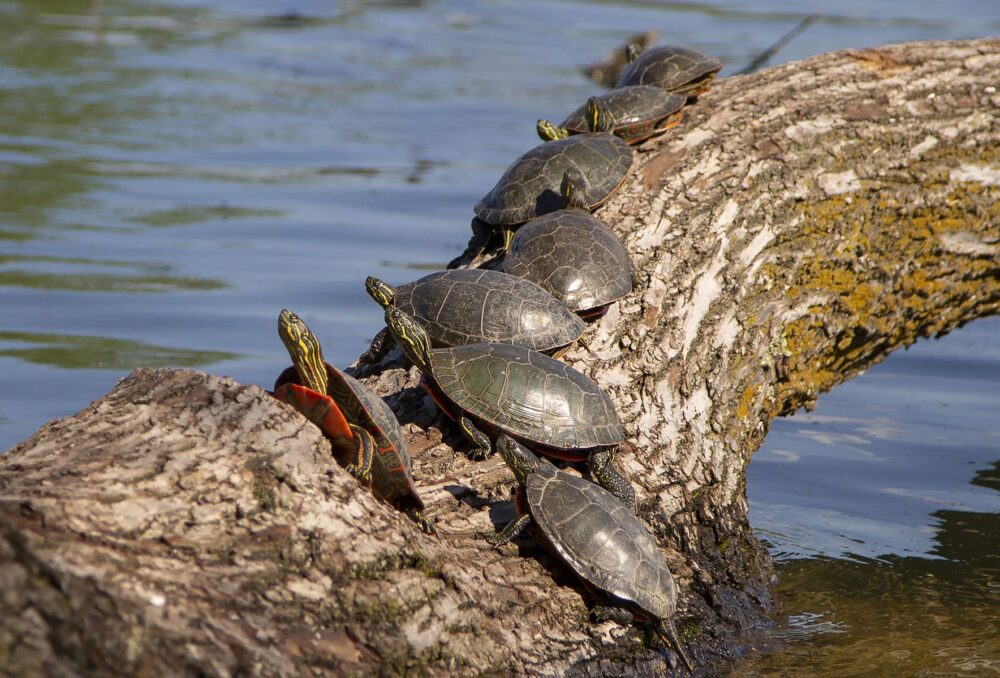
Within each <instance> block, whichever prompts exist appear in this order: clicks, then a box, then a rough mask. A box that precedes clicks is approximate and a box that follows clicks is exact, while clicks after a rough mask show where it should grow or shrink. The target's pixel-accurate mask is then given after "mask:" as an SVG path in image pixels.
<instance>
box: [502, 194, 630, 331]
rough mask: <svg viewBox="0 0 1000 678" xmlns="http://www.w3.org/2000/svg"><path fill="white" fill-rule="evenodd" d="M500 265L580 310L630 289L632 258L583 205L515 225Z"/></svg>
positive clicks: (589, 312) (592, 312) (597, 308)
mask: <svg viewBox="0 0 1000 678" xmlns="http://www.w3.org/2000/svg"><path fill="white" fill-rule="evenodd" d="M503 270H504V271H506V272H507V273H510V274H513V275H516V276H520V277H522V278H525V279H527V280H530V281H531V282H533V283H536V284H537V285H538V286H539V287H541V288H542V289H543V290H545V291H547V292H549V293H550V294H551V295H552V296H553V297H555V298H556V299H558V300H559V301H561V302H562V303H564V304H565V305H566V307H567V308H568V309H570V310H571V311H575V312H576V313H579V314H580V315H582V316H585V317H591V316H596V315H599V314H600V313H601V312H602V311H603V310H605V309H606V308H607V306H608V304H610V303H611V302H613V301H616V300H618V299H621V298H622V297H624V296H625V295H627V294H628V293H629V292H631V291H632V263H631V262H630V261H629V257H628V252H627V251H626V250H625V246H624V245H623V244H622V242H621V240H619V239H618V236H617V235H615V234H614V233H613V232H611V230H610V229H609V228H608V227H607V226H605V225H604V224H602V223H601V222H600V221H599V220H598V219H596V218H595V217H594V216H593V215H591V214H590V213H589V212H587V211H585V210H579V209H567V210H559V211H558V212H552V213H551V214H546V215H545V216H541V217H538V218H537V219H532V220H531V221H529V222H528V223H527V224H525V225H524V226H522V227H521V228H519V229H517V233H516V234H515V235H514V238H513V240H511V243H510V248H509V249H508V251H507V254H506V255H505V256H504V259H503Z"/></svg>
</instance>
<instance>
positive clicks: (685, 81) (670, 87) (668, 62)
mask: <svg viewBox="0 0 1000 678" xmlns="http://www.w3.org/2000/svg"><path fill="white" fill-rule="evenodd" d="M720 70H722V62H721V61H719V60H718V59H716V58H715V57H710V56H708V55H707V54H702V53H701V52H699V51H698V50H694V49H690V48H688V47H677V46H674V45H667V46H664V47H654V48H652V49H647V50H646V51H644V52H643V53H642V54H640V55H639V56H638V58H637V59H636V60H635V61H633V62H632V63H630V64H629V65H628V67H627V68H626V69H625V70H624V71H623V72H622V74H621V76H620V77H619V78H618V82H617V83H616V84H615V87H625V86H626V85H653V86H655V87H662V88H663V89H665V90H667V91H669V92H681V93H683V94H686V95H688V96H695V95H697V94H700V93H701V92H704V91H705V90H707V89H708V83H709V82H710V81H711V80H712V78H714V77H715V74H716V73H718V72H719V71H720Z"/></svg>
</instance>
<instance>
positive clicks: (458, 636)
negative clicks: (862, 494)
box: [0, 39, 1000, 675]
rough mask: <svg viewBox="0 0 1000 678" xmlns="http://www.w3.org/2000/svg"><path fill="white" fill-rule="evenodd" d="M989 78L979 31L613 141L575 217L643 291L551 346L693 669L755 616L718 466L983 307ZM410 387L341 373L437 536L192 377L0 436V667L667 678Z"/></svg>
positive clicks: (713, 660)
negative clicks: (600, 392)
mask: <svg viewBox="0 0 1000 678" xmlns="http://www.w3.org/2000/svg"><path fill="white" fill-rule="evenodd" d="M998 75H1000V41H998V40H995V39H994V40H977V41H969V42H954V43H918V44H908V45H900V46H895V47H887V48H883V49H872V50H864V51H848V52H838V53H835V54H829V55H824V56H820V57H816V58H813V59H809V60H807V61H803V62H797V63H791V64H786V65H783V66H779V67H776V68H771V69H768V70H765V71H761V72H759V73H756V74H753V75H750V76H744V77H733V78H730V79H728V80H725V81H722V82H719V83H718V84H717V86H716V87H715V88H714V89H713V91H711V92H709V93H708V94H706V95H703V96H702V97H701V98H700V101H699V102H698V103H697V104H696V105H695V106H693V107H691V108H690V109H689V113H688V114H687V115H686V119H685V120H684V122H683V123H682V125H681V126H680V127H678V128H677V129H675V130H673V133H672V134H670V135H668V136H666V137H664V138H661V139H657V140H652V141H649V142H646V143H645V144H644V145H643V146H641V147H640V149H639V150H640V153H639V154H638V159H637V162H636V165H635V167H634V169H633V173H632V175H631V177H630V179H629V180H628V181H627V183H626V185H625V187H624V188H623V190H622V191H621V192H620V193H619V194H617V195H616V196H615V197H614V198H613V199H612V200H611V201H610V202H609V203H608V204H607V205H606V206H604V207H603V208H602V209H601V210H600V211H599V212H598V216H599V217H601V218H602V219H603V220H604V221H605V222H606V223H608V224H609V225H610V226H611V227H612V228H614V229H615V230H616V231H617V232H618V233H619V234H620V235H621V236H622V237H623V239H624V241H625V243H626V246H627V247H628V249H629V251H630V252H631V254H632V256H633V262H634V264H635V268H636V271H637V273H638V277H639V281H638V285H637V289H636V291H635V292H633V294H632V295H631V296H630V297H628V298H626V299H625V300H623V301H622V302H619V303H617V304H615V305H613V306H612V308H611V310H610V311H609V313H608V314H607V316H605V317H604V318H603V319H602V320H600V321H599V322H597V323H595V324H594V325H592V326H591V327H590V329H589V330H588V332H587V335H586V340H587V346H588V348H586V349H584V348H579V349H576V350H574V351H573V352H571V353H569V354H568V355H567V356H566V357H565V359H566V360H567V361H568V362H570V363H571V364H573V365H574V366H575V367H577V368H579V369H581V370H583V371H585V372H586V373H588V374H590V375H591V376H592V377H593V378H594V379H596V380H597V382H598V383H599V384H600V385H601V386H602V387H604V388H605V389H607V391H608V392H609V394H611V396H612V397H613V399H614V400H615V402H616V403H617V405H618V407H619V411H620V414H621V417H622V420H623V422H624V424H625V427H626V432H627V439H628V440H629V443H628V444H627V445H626V446H624V449H623V450H622V453H621V454H620V456H619V465H620V466H621V467H622V469H623V470H624V472H625V473H626V474H627V475H628V476H629V477H630V478H631V479H632V480H633V482H634V484H635V486H636V489H637V492H638V497H639V503H640V509H641V511H640V512H641V515H642V517H643V519H644V520H646V522H647V523H648V525H649V526H650V527H651V528H652V529H653V531H654V533H655V534H656V535H657V537H658V538H659V540H660V542H661V544H662V546H663V548H664V557H665V558H666V559H667V561H668V563H669V564H670V566H671V568H672V570H673V571H674V572H675V574H676V576H677V577H678V580H679V583H680V586H681V591H682V597H681V608H680V611H679V613H678V619H677V621H678V627H679V628H680V630H681V633H682V635H683V636H684V637H685V641H686V642H687V644H688V652H689V654H691V656H692V659H693V660H694V661H695V663H696V664H697V665H699V666H701V667H705V668H707V669H708V670H710V671H718V670H721V668H722V667H723V666H725V665H727V663H729V662H731V661H732V660H733V659H734V658H736V657H738V656H739V654H740V653H741V652H743V651H745V643H744V644H741V642H740V641H739V634H740V633H741V632H743V631H746V630H747V629H749V628H751V627H753V626H755V625H760V624H763V623H766V622H767V619H768V614H769V593H768V584H769V582H770V577H771V572H770V560H769V558H768V557H767V554H766V551H765V550H764V549H763V547H762V546H761V545H760V544H759V543H758V542H757V541H756V539H755V538H754V537H753V535H752V534H751V532H750V528H749V525H748V523H747V501H746V493H745V473H744V471H745V468H746V465H747V463H748V462H749V460H750V457H751V455H752V454H753V452H754V451H755V450H756V449H757V448H758V447H759V446H760V444H761V442H762V440H763V439H764V436H765V434H766V432H767V430H768V426H769V422H770V420H771V419H772V418H773V417H774V416H777V415H779V414H784V413H787V412H791V411H794V410H795V409H798V408H801V407H807V408H808V407H811V405H812V404H813V402H814V400H815V398H816V395H817V393H819V392H821V391H823V390H826V389H829V388H831V387H832V386H834V385H836V384H837V383H840V382H841V381H843V380H845V379H847V378H850V377H851V376H853V375H855V374H857V373H859V372H861V371H863V370H864V369H867V368H868V367H869V366H871V365H872V364H874V363H876V362H878V361H880V360H881V359H883V358H884V357H885V356H886V355H887V354H888V353H889V352H891V351H892V350H894V349H895V348H898V347H900V346H906V345H909V344H910V343H912V342H913V341H915V340H916V339H917V338H919V337H925V336H933V335H940V334H942V333H945V332H948V331H949V330H951V329H953V328H955V327H957V326H959V325H961V324H962V323H964V322H967V321H968V320H970V319H973V318H976V317H980V316H984V315H988V314H992V313H996V312H997V311H998V310H1000V122H998V120H1000V116H998V114H997V113H998V109H1000V94H998V93H997V90H996V87H997V83H998V81H1000V78H998ZM393 356H395V357H394V358H393ZM393 361H395V362H393ZM282 367H284V365H276V366H275V374H277V373H278V371H279V370H280V368H282ZM417 381H418V375H417V373H416V370H412V369H411V370H407V369H404V368H403V367H402V365H401V362H400V361H399V354H398V351H397V352H394V354H392V355H391V356H390V362H389V366H388V369H386V370H385V371H384V372H382V373H381V374H380V375H378V376H377V377H373V378H370V379H369V380H368V382H369V383H370V384H371V385H373V386H374V387H375V388H377V389H378V390H379V392H380V393H382V394H384V395H386V396H388V400H389V402H390V403H391V404H392V405H393V407H394V409H395V410H396V411H397V413H398V414H399V415H400V420H401V422H402V423H404V425H405V428H406V431H407V435H408V436H409V438H410V441H411V449H412V451H413V453H414V456H415V475H416V477H417V479H418V485H419V486H420V489H421V491H422V494H423V496H424V498H425V500H426V501H427V503H428V510H429V513H430V514H431V516H432V517H433V518H434V519H435V520H436V523H437V527H438V530H439V532H440V535H439V536H438V537H432V536H427V535H424V534H422V533H420V532H419V531H418V530H417V529H416V528H415V527H414V526H413V524H412V523H410V522H409V521H408V520H407V519H406V518H405V517H404V516H402V515H400V514H398V513H397V512H395V511H393V510H392V509H391V508H390V507H388V506H387V505H385V504H382V503H380V502H379V501H378V500H376V499H374V498H373V497H372V495H371V494H370V493H369V492H367V491H366V490H364V489H363V488H361V487H359V486H358V485H357V483H356V482H355V481H354V480H353V478H352V477H351V476H350V475H348V474H347V473H346V472H345V471H344V470H343V469H341V468H339V467H338V466H337V465H336V464H335V463H333V461H332V457H331V455H330V449H329V445H328V443H327V442H326V441H325V440H324V439H323V438H322V436H321V435H320V433H319V431H318V430H317V429H316V428H315V427H314V426H312V424H309V423H308V422H306V421H305V419H304V418H302V417H301V416H300V415H298V414H297V413H296V412H295V411H293V410H292V409H291V408H289V407H288V406H286V405H284V404H282V403H278V402H276V401H274V400H273V399H272V398H270V397H269V396H268V395H267V394H266V393H265V391H264V390H262V389H260V388H258V387H256V386H244V385H240V384H237V383H235V382H233V381H232V380H229V379H225V378H217V377H211V376H208V375H204V374H201V373H197V372H191V371H184V370H136V371H135V372H133V373H132V374H131V375H130V376H129V377H128V378H127V379H125V380H124V381H122V382H121V383H120V384H119V385H118V386H117V387H116V388H115V390H114V391H112V392H111V393H110V394H108V395H107V396H105V397H104V398H102V399H101V400H99V401H97V402H95V403H94V404H93V405H91V406H90V407H89V408H87V409H86V410H84V411H82V412H80V413H79V414H77V415H75V416H74V417H70V418H67V419H64V420H61V421H58V422H54V423H51V424H48V425H46V426H45V427H43V428H42V429H41V430H39V431H38V432H37V433H36V434H35V435H34V436H33V437H32V438H30V439H29V440H27V441H25V442H24V443H22V444H20V445H18V446H16V447H14V448H12V449H11V450H9V451H8V452H7V453H5V454H4V455H2V456H0V620H2V621H0V666H3V667H5V668H6V670H8V671H11V672H13V673H16V674H42V673H44V674H48V675H72V674H77V673H80V672H99V673H117V672H128V673H135V672H144V671H149V672H156V673H161V672H163V671H164V670H170V671H172V672H177V673H186V674H194V673H200V672H210V673H216V674H221V675H229V674H234V673H245V672H253V673H260V674H267V675H277V674H309V673H324V672H335V673H344V674H351V673H358V674H361V673H365V674H369V673H371V672H372V671H377V672H379V673H385V674H396V673H405V672H414V673H441V672H456V673H469V674H474V673H481V672H484V671H495V672H500V673H531V674H570V675H598V674H615V673H620V674H623V673H653V672H664V671H668V672H669V671H670V668H669V665H668V655H667V654H666V653H665V652H663V651H662V650H657V649H655V648H650V647H649V645H648V644H647V643H645V642H644V640H643V638H642V635H641V633H639V632H638V630H637V628H635V627H628V628H626V627H621V626H618V625H616V624H614V623H613V622H604V623H601V624H590V623H588V622H587V605H586V600H585V593H584V592H583V591H582V589H581V588H580V587H579V585H578V584H577V583H576V582H575V581H574V580H573V579H572V577H570V576H569V575H568V574H566V573H565V572H564V571H562V570H561V569H559V567H558V565H557V564H556V563H555V562H553V560H552V559H551V558H549V557H548V556H547V555H546V554H545V553H544V552H542V551H541V550H540V549H539V548H537V547H536V546H535V545H534V544H533V543H532V542H531V541H530V540H529V539H527V538H525V539H523V540H518V541H517V542H516V546H507V547H505V548H504V549H503V551H502V552H496V551H492V550H490V549H489V547H488V545H487V544H486V542H485V541H484V540H483V536H484V535H486V534H487V533H489V532H491V531H492V530H494V529H495V527H496V526H497V525H500V524H503V523H504V522H506V521H507V520H509V519H510V518H512V517H513V507H512V505H511V503H510V497H509V489H510V486H511V484H512V479H511V477H510V475H509V473H508V472H507V471H506V469H505V468H504V467H503V464H502V462H500V460H499V459H496V458H493V459H490V460H487V461H485V462H479V463H474V462H471V461H469V460H467V459H466V458H465V457H464V456H463V455H462V454H461V453H460V451H461V450H463V449H464V444H463V443H462V441H461V438H460V436H459V435H458V434H457V433H456V431H455V429H454V427H453V426H452V425H451V424H450V422H448V421H447V420H445V419H444V418H443V416H442V415H440V413H439V412H438V411H437V410H436V409H435V408H434V406H433V404H432V403H431V402H430V400H429V398H427V397H426V396H425V395H424V394H423V392H422V391H421V390H420V389H419V388H418V387H417ZM442 436H443V440H442ZM454 449H457V450H459V453H456V452H455V451H454Z"/></svg>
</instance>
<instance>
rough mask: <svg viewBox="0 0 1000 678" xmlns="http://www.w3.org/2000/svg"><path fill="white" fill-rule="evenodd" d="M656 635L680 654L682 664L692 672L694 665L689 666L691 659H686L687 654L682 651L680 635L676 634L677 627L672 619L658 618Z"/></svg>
mask: <svg viewBox="0 0 1000 678" xmlns="http://www.w3.org/2000/svg"><path fill="white" fill-rule="evenodd" d="M655 629H656V635H658V636H660V638H662V639H663V640H665V641H666V643H667V645H670V646H672V647H673V648H674V651H675V652H677V654H678V655H680V658H681V661H682V662H684V666H686V667H687V670H688V671H690V672H691V673H694V667H693V666H691V660H690V659H688V656H687V654H685V653H684V648H683V646H681V639H680V636H678V635H677V627H676V626H674V620H673V619H660V620H658V621H657V622H656V626H655Z"/></svg>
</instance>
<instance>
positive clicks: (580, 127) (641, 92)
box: [536, 85, 687, 144]
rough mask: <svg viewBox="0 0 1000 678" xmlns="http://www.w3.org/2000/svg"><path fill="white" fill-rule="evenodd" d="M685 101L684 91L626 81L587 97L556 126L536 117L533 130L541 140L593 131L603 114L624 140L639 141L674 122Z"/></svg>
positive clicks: (669, 126) (628, 141)
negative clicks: (670, 90) (608, 90)
mask: <svg viewBox="0 0 1000 678" xmlns="http://www.w3.org/2000/svg"><path fill="white" fill-rule="evenodd" d="M685 103H687V97H686V96H684V95H683V94H676V93H674V92H667V91H666V90H664V89H662V88H660V87H651V86H649V85H629V86H627V87H619V88H617V89H613V90H611V91H610V92H608V93H607V94H602V95H601V96H595V97H590V98H589V99H587V102H586V103H585V104H583V105H582V106H580V107H579V108H577V109H576V110H575V111H573V112H572V113H570V114H569V116H568V117H567V118H566V119H565V120H563V122H562V124H561V125H559V126H558V127H556V126H555V125H553V124H552V123H550V122H549V121H547V120H539V121H538V125H537V126H536V130H537V132H538V136H539V137H541V139H542V141H552V140H553V139H562V138H565V137H568V136H569V135H571V134H582V133H585V132H592V131H594V130H595V129H597V125H598V124H599V123H598V121H599V120H600V119H601V118H602V117H606V118H608V119H610V120H611V121H612V130H613V131H614V133H615V134H616V135H618V136H619V137H621V138H622V139H624V140H625V142H626V143H629V144H638V143H640V142H642V141H645V140H646V139H649V138H650V137H653V136H656V135H657V134H662V133H663V132H665V131H667V130H668V129H670V128H671V127H674V126H675V125H677V123H679V122H680V119H681V110H682V109H683V108H684V104H685Z"/></svg>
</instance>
